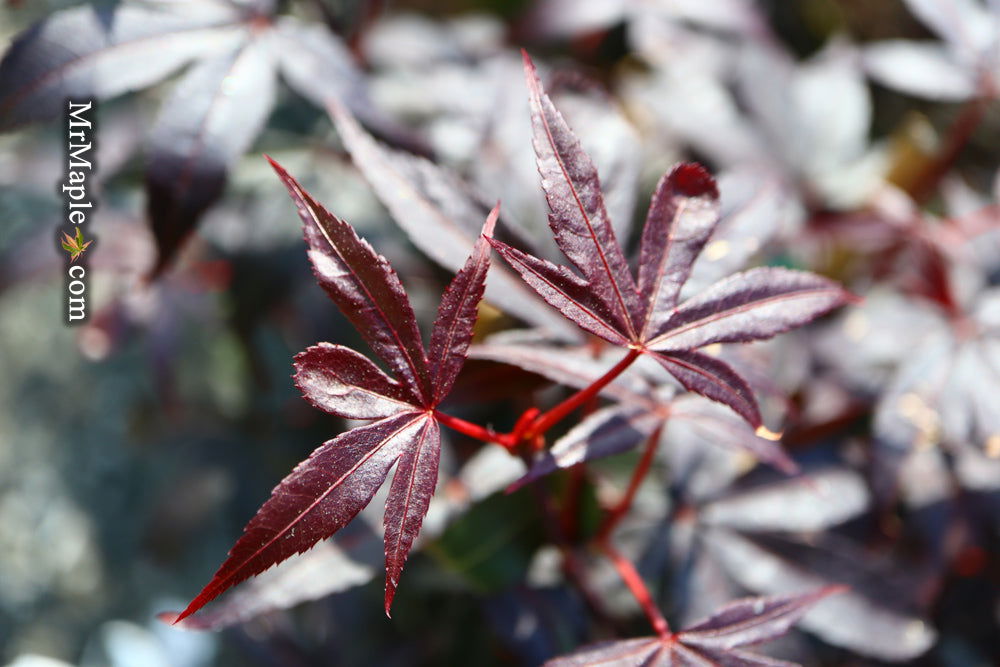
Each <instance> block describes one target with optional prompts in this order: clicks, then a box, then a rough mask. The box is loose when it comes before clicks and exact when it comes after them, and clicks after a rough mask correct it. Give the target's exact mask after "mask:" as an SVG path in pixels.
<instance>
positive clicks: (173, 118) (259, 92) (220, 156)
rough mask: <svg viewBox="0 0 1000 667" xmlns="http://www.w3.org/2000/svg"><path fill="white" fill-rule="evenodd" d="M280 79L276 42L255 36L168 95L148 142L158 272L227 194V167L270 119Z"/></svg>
mask: <svg viewBox="0 0 1000 667" xmlns="http://www.w3.org/2000/svg"><path fill="white" fill-rule="evenodd" d="M275 84H276V81H275V72H274V63H273V62H272V53H271V45H270V44H269V43H268V40H267V39H251V40H249V41H247V42H246V43H244V44H242V45H241V46H240V47H239V48H238V49H236V50H235V51H232V52H229V53H225V54H222V55H219V56H216V57H213V58H206V59H204V60H202V61H201V62H200V63H198V65H196V66H195V67H193V68H191V70H190V71H188V73H187V74H186V75H185V76H184V78H182V79H181V81H180V82H179V83H178V84H177V87H176V88H175V89H174V91H173V93H172V94H171V96H170V97H169V98H168V99H167V100H166V101H165V102H164V104H163V106H162V107H161V109H160V115H159V118H158V119H157V121H156V124H155V125H154V127H153V129H152V131H151V133H150V136H149V142H148V146H147V149H146V153H147V160H148V165H147V169H146V192H147V197H148V199H147V209H148V213H149V218H150V221H151V223H152V226H153V234H154V236H155V237H156V241H157V246H158V248H159V251H160V256H159V259H158V260H157V266H156V268H155V269H154V273H159V272H160V271H162V270H163V268H164V267H165V266H166V265H167V264H168V263H169V262H170V260H171V259H172V258H173V256H174V253H175V252H176V251H177V249H178V247H179V246H180V244H181V242H182V241H183V240H184V239H185V238H186V237H187V235H188V234H190V233H191V231H192V230H193V229H194V227H195V225H196V224H197V223H198V221H199V219H200V218H201V215H202V213H204V211H205V210H206V209H207V208H208V207H209V206H211V205H212V204H213V203H215V201H216V200H217V199H218V198H219V197H220V196H221V195H222V191H223V189H224V188H225V184H226V177H227V172H228V171H229V168H230V167H231V166H232V165H233V163H235V162H236V160H238V159H239V158H240V157H241V156H242V155H243V153H244V152H245V151H246V149H247V148H249V146H250V143H251V142H252V141H253V139H254V137H256V136H257V133H258V132H259V131H260V128H261V127H262V126H263V125H264V122H265V121H266V120H267V116H268V114H269V113H270V111H271V106H272V104H273V103H274V94H275Z"/></svg>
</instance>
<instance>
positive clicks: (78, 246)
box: [62, 227, 93, 262]
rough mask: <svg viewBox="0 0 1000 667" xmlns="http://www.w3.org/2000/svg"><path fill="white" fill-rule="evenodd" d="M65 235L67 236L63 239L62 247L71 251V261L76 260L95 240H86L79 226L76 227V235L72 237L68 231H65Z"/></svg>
mask: <svg viewBox="0 0 1000 667" xmlns="http://www.w3.org/2000/svg"><path fill="white" fill-rule="evenodd" d="M63 236H64V237H65V238H64V239H63V241H62V247H63V250H65V251H66V252H68V253H69V261H71V262H75V261H76V260H77V258H79V257H80V255H82V254H83V251H84V250H86V249H87V246H89V245H90V244H91V243H93V241H87V242H84V240H83V232H81V231H80V228H79V227H77V228H76V237H72V236H70V235H69V234H67V233H66V232H63Z"/></svg>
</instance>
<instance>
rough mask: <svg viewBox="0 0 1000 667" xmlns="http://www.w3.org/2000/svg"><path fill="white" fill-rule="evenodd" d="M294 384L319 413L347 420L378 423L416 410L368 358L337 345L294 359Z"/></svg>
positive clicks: (317, 347) (322, 346)
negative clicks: (371, 420) (366, 420)
mask: <svg viewBox="0 0 1000 667" xmlns="http://www.w3.org/2000/svg"><path fill="white" fill-rule="evenodd" d="M295 384H296V385H297V386H298V388H299V389H300V390H301V391H302V395H303V396H305V398H306V400H308V401H309V402H310V403H312V404H313V405H314V406H316V407H317V408H319V409H320V410H325V411H326V412H329V413H331V414H335V415H338V416H340V417H347V418H348V419H382V418H385V417H391V416H392V415H394V414H397V413H399V412H405V411H407V410H410V411H412V410H413V409H414V408H415V407H419V406H414V405H413V404H412V402H411V398H410V397H409V396H408V395H407V392H406V391H405V390H404V389H403V388H402V387H400V386H399V383H397V382H396V381H395V380H393V379H392V378H390V377H389V376H387V375H386V374H385V373H383V372H382V370H381V369H379V367H378V366H376V365H375V364H373V363H372V362H371V361H369V359H368V357H366V356H364V355H363V354H360V353H358V352H355V351H354V350H352V349H350V348H346V347H343V346H341V345H331V344H330V343H320V344H319V345H314V346H313V347H310V348H307V349H306V350H305V351H303V352H300V353H299V354H298V355H296V356H295Z"/></svg>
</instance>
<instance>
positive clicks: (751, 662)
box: [545, 586, 844, 667]
mask: <svg viewBox="0 0 1000 667" xmlns="http://www.w3.org/2000/svg"><path fill="white" fill-rule="evenodd" d="M842 590H844V588H843V587H842V586H828V587H826V588H821V589H819V590H816V591H813V592H811V593H802V594H798V595H776V596H773V597H755V598H744V599H742V600H736V601H735V602H731V603H729V604H727V605H726V606H725V607H723V608H722V609H719V610H718V611H717V612H715V613H714V614H712V615H711V616H710V617H708V618H706V619H705V620H703V621H701V622H699V623H696V624H695V625H692V626H691V627H690V628H688V629H686V630H682V631H680V632H677V633H667V634H665V635H663V636H660V637H642V638H640V639H627V640H624V641H611V642H603V643H601V644H595V645H593V646H590V647H586V648H584V649H582V650H580V651H577V652H576V653H572V654H570V655H566V656H562V657H559V658H555V659H554V660H550V661H548V662H546V663H545V664H546V665H547V667H587V666H588V665H617V666H618V667H630V666H632V665H634V666H636V667H638V666H640V665H641V666H642V667H660V666H664V667H665V666H667V665H672V666H674V667H678V666H681V667H689V666H690V667H699V666H701V665H726V666H727V667H779V666H783V667H788V666H789V665H792V664H793V663H790V662H786V661H784V660H776V659H774V658H768V657H766V656H762V655H756V654H754V653H749V652H747V651H744V650H741V649H742V647H744V646H755V645H757V644H763V643H764V642H767V641H771V640H772V639H777V638H778V637H781V636H782V635H784V634H785V633H787V632H788V631H789V630H790V629H791V627H792V626H793V625H794V624H795V622H796V621H798V620H799V619H800V618H802V616H804V615H805V613H806V612H807V611H809V608H810V607H812V606H813V605H814V604H816V603H817V602H819V601H820V600H822V599H823V598H825V597H826V596H828V595H832V594H834V593H839V592H840V591H842Z"/></svg>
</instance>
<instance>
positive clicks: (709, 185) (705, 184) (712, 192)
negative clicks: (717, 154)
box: [670, 162, 719, 199]
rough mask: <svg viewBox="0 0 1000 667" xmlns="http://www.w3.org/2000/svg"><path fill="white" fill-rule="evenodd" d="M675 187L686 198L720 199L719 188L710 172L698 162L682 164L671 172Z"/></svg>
mask: <svg viewBox="0 0 1000 667" xmlns="http://www.w3.org/2000/svg"><path fill="white" fill-rule="evenodd" d="M670 179H671V180H672V181H673V183H674V186H675V187H676V188H677V190H679V191H680V192H681V193H682V194H683V195H684V196H686V197H710V198H712V199H718V197H719V188H718V186H717V185H716V183H715V179H714V178H713V177H712V175H711V174H710V173H708V170H707V169H705V167H703V166H702V165H700V164H698V163H697V162H682V163H680V164H678V165H677V166H675V167H674V168H673V170H672V171H671V172H670Z"/></svg>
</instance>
